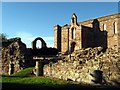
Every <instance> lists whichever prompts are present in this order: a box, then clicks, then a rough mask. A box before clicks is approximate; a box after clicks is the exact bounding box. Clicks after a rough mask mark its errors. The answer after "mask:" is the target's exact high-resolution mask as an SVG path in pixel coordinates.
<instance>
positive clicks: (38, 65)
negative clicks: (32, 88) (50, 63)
mask: <svg viewBox="0 0 120 90" xmlns="http://www.w3.org/2000/svg"><path fill="white" fill-rule="evenodd" d="M35 69H36V76H43V63H42V61H36V66H35Z"/></svg>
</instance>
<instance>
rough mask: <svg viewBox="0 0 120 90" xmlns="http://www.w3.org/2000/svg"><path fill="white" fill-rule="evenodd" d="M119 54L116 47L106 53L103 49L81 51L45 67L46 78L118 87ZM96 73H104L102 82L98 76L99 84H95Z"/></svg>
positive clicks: (119, 72) (119, 73) (119, 78)
mask: <svg viewBox="0 0 120 90" xmlns="http://www.w3.org/2000/svg"><path fill="white" fill-rule="evenodd" d="M119 53H120V52H118V51H117V50H116V47H114V48H108V49H107V50H106V51H105V50H104V49H103V48H102V47H96V48H86V49H80V50H77V51H75V52H73V53H72V54H70V55H67V56H64V57H61V58H62V59H61V60H58V62H57V63H52V62H51V63H49V64H46V65H44V76H46V77H52V78H58V79H63V80H72V81H77V82H80V83H85V84H97V83H99V84H105V85H117V83H118V82H119V83H120V56H119ZM94 71H100V72H102V75H101V76H102V77H101V80H102V81H100V76H99V75H100V74H98V75H97V76H96V78H99V79H98V82H95V80H96V79H95V76H94ZM115 82H117V83H115Z"/></svg>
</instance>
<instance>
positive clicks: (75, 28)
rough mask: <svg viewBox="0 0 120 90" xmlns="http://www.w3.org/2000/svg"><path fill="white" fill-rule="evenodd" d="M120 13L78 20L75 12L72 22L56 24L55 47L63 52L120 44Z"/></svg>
mask: <svg viewBox="0 0 120 90" xmlns="http://www.w3.org/2000/svg"><path fill="white" fill-rule="evenodd" d="M119 22H120V13H117V14H112V15H108V16H103V17H99V18H96V19H90V20H87V21H83V22H77V16H76V15H75V13H73V15H72V17H71V24H69V25H68V24H66V25H64V26H60V25H56V26H54V47H55V48H57V49H58V50H59V51H60V52H62V53H68V52H73V51H74V50H78V49H81V48H88V47H98V46H101V47H104V48H111V47H114V46H118V47H119V45H120V27H118V24H119Z"/></svg>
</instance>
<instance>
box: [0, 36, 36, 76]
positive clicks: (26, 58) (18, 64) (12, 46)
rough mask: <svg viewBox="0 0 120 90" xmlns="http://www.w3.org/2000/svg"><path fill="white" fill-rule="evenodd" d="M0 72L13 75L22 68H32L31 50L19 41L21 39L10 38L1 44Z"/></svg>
mask: <svg viewBox="0 0 120 90" xmlns="http://www.w3.org/2000/svg"><path fill="white" fill-rule="evenodd" d="M1 51H2V72H1V73H0V74H9V75H10V74H13V73H16V72H19V71H21V70H22V69H24V68H27V67H30V66H34V61H33V55H32V54H31V50H30V49H29V48H26V45H25V44H24V43H23V42H22V41H21V38H11V39H8V40H7V41H5V42H2V50H1Z"/></svg>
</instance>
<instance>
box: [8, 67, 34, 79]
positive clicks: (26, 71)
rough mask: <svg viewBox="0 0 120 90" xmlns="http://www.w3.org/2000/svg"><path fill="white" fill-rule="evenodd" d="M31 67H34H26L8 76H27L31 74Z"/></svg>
mask: <svg viewBox="0 0 120 90" xmlns="http://www.w3.org/2000/svg"><path fill="white" fill-rule="evenodd" d="M33 69H34V67H30V68H26V69H23V70H21V71H20V72H18V73H15V74H12V75H10V76H18V77H27V76H30V75H31V74H32V71H33Z"/></svg>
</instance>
